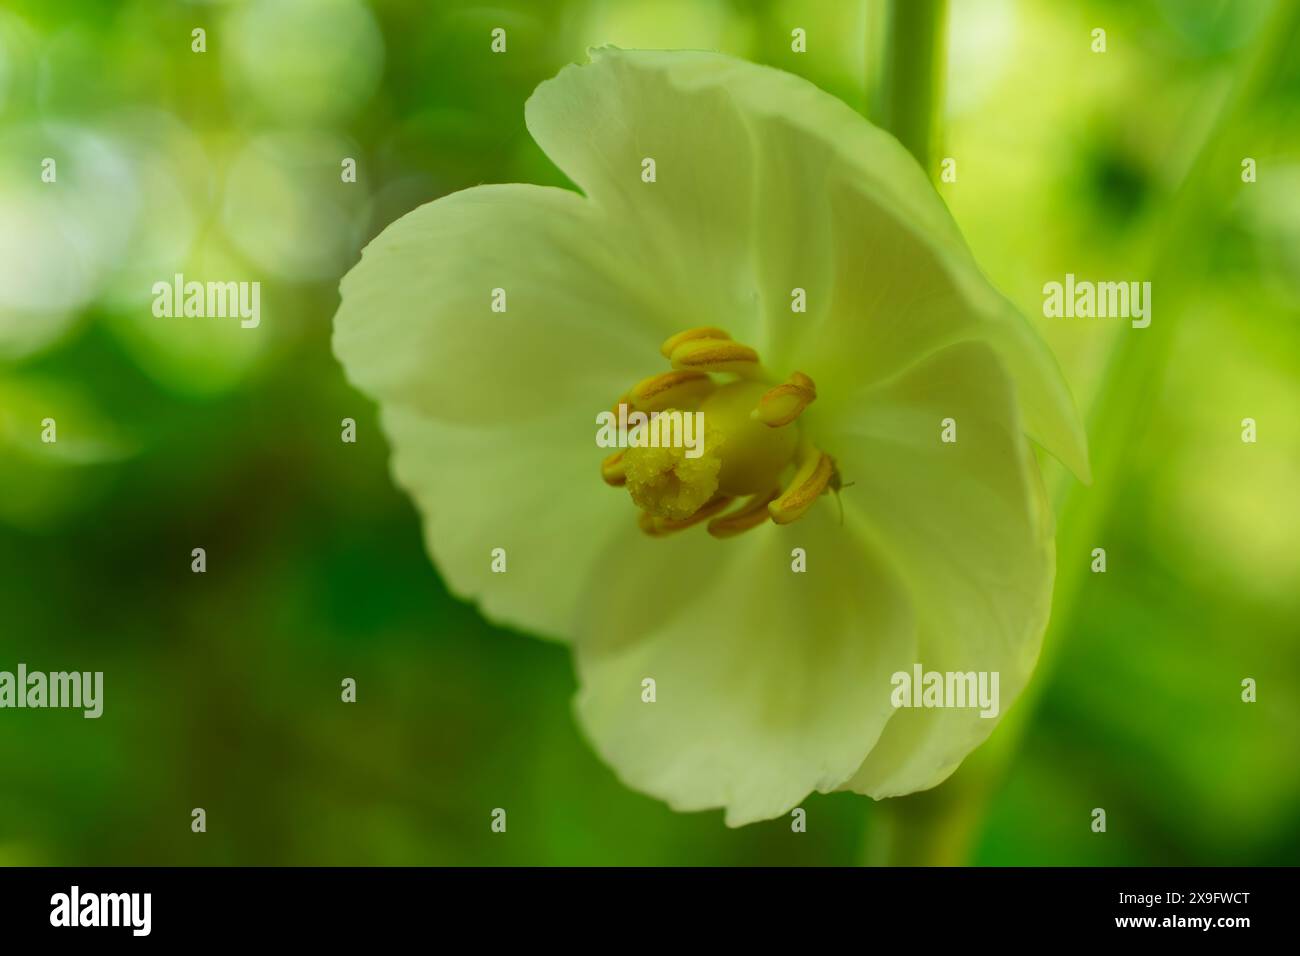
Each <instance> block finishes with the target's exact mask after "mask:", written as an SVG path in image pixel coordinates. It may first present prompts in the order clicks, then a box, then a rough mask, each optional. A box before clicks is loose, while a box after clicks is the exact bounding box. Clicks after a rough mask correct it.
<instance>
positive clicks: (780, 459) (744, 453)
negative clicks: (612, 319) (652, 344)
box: [600, 325, 841, 538]
mask: <svg viewBox="0 0 1300 956" xmlns="http://www.w3.org/2000/svg"><path fill="white" fill-rule="evenodd" d="M660 351H661V352H662V353H663V354H664V355H665V356H666V357H667V358H668V360H669V361H670V362H671V363H672V368H673V370H672V371H670V372H663V373H661V374H658V375H652V376H650V377H649V378H645V379H642V380H641V381H640V382H638V383H637V384H636V385H634V386H633V387H632V388H631V389H630V390H628V391H626V392H624V393H623V395H622V396H621V397H620V398H619V399H618V402H617V403H615V405H614V409H613V412H614V415H615V416H616V418H617V419H618V421H619V422H620V423H621V424H620V427H622V428H628V427H629V426H631V430H630V431H629V432H628V440H627V442H626V444H627V446H628V447H627V448H626V449H625V450H620V451H617V452H615V453H614V454H612V455H610V456H609V457H607V458H606V459H605V460H604V461H603V462H601V468H600V473H601V477H602V478H603V479H604V481H605V482H606V483H607V484H610V485H616V486H618V485H621V486H624V487H626V488H627V491H628V494H629V495H630V496H631V498H632V501H633V503H635V504H636V505H637V507H638V508H639V509H640V515H639V518H638V522H639V524H640V527H641V529H642V530H643V531H644V532H645V533H646V534H649V535H653V536H655V537H659V536H662V535H666V534H671V533H673V532H675V531H680V530H682V529H684V528H689V527H691V526H692V525H696V524H699V523H701V522H706V521H707V522H708V531H709V534H711V535H712V536H714V537H715V538H729V537H732V536H733V535H738V534H741V533H743V532H745V531H748V530H750V529H751V528H756V527H758V526H759V525H761V524H763V523H764V522H766V521H767V520H768V519H769V518H771V519H772V520H773V521H774V522H776V523H777V524H783V525H784V524H789V523H791V522H793V521H796V520H798V519H799V518H800V517H802V516H803V515H804V514H805V513H806V512H807V511H808V509H809V508H811V507H812V506H813V504H814V502H816V500H817V498H818V497H819V496H820V495H822V494H824V493H826V492H828V491H838V490H839V488H840V487H841V482H840V476H839V472H838V471H837V470H836V467H835V460H834V459H833V458H832V457H831V456H830V455H827V454H825V453H823V452H821V451H819V450H818V449H817V448H815V447H814V446H813V444H812V443H811V441H810V440H809V437H808V434H807V432H806V429H807V427H808V423H805V422H800V421H799V419H800V416H802V415H803V413H804V411H805V410H806V409H807V408H808V406H809V405H811V404H812V403H813V402H815V401H816V400H817V386H816V385H815V384H814V383H813V380H812V379H811V378H810V377H809V376H807V375H805V374H804V373H802V372H792V373H791V374H790V377H789V378H787V379H786V380H785V381H784V382H782V383H781V384H779V385H773V384H772V382H773V379H772V378H771V377H770V376H769V375H768V374H767V373H766V372H765V371H764V370H763V368H762V366H761V364H760V363H759V358H758V353H757V352H756V351H755V350H754V349H752V348H750V347H749V346H747V345H743V344H741V343H740V342H736V341H734V340H733V339H732V338H731V335H730V334H729V333H728V332H727V331H726V330H725V329H720V328H718V327H716V326H711V325H705V326H699V327H697V328H692V329H687V330H686V331H684V332H680V333H678V334H677V335H674V336H672V337H671V338H669V339H667V340H666V341H665V342H664V343H663V345H662V346H660ZM717 373H723V374H732V375H737V376H739V380H738V381H728V380H725V379H724V380H720V381H719V380H716V379H714V378H713V377H712V376H713V374H717ZM633 415H635V416H637V418H638V419H639V420H640V421H639V422H638V423H637V424H635V425H633V424H632V423H630V422H629V421H628V419H629V418H630V417H632V416H633ZM664 416H669V417H668V418H665V417H664ZM796 423H797V424H796ZM660 426H663V427H660ZM691 426H694V427H691ZM790 426H793V427H790ZM792 466H793V470H794V477H793V478H792V479H791V481H790V482H789V484H788V485H786V486H785V488H784V490H781V487H780V486H781V476H782V475H783V474H787V473H789V471H790V470H791V468H792ZM733 502H742V504H740V505H739V506H738V507H737V508H736V509H735V510H734V511H732V512H730V513H727V514H724V513H723V512H724V511H725V510H726V509H727V508H729V507H731V505H732V503H733Z"/></svg>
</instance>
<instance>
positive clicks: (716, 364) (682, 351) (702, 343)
mask: <svg viewBox="0 0 1300 956" xmlns="http://www.w3.org/2000/svg"><path fill="white" fill-rule="evenodd" d="M669 358H670V359H671V360H672V363H673V368H676V369H692V370H696V371H702V372H735V373H738V374H740V375H752V374H754V373H755V372H757V371H758V368H759V366H758V353H757V352H755V351H754V350H753V349H751V348H750V347H749V346H748V345H741V344H740V343H739V342H733V341H731V339H691V340H689V341H686V342H683V343H681V344H680V345H678V346H677V347H676V348H675V349H673V351H672V354H671V355H670V356H669Z"/></svg>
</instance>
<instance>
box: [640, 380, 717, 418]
mask: <svg viewBox="0 0 1300 956" xmlns="http://www.w3.org/2000/svg"><path fill="white" fill-rule="evenodd" d="M711 391H713V379H711V378H709V376H708V373H707V372H662V373H660V374H659V375H651V376H650V377H649V378H646V379H642V380H641V381H640V382H638V383H637V384H636V385H634V386H633V387H632V391H630V392H628V393H627V394H628V398H629V399H630V400H631V402H632V404H633V405H634V406H635V407H636V408H638V409H640V410H641V411H643V412H662V411H664V410H665V409H669V408H693V407H694V406H695V405H697V404H699V402H700V400H701V399H703V398H704V396H706V395H708V394H709V392H711Z"/></svg>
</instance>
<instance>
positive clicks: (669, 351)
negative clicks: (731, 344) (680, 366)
mask: <svg viewBox="0 0 1300 956" xmlns="http://www.w3.org/2000/svg"><path fill="white" fill-rule="evenodd" d="M729 338H731V336H730V335H728V334H727V332H726V330H724V329H719V328H717V327H716V326H712V325H701V326H699V327H698V328H694V329H687V330H686V331H685V332H678V333H677V334H676V335H674V336H673V337H672V338H670V339H665V340H664V344H663V345H661V346H659V351H660V353H662V354H663V357H664V358H666V359H670V358H672V357H673V352H675V351H676V350H677V346H679V345H681V344H682V343H683V342H689V341H691V340H692V339H729Z"/></svg>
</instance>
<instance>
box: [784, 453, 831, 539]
mask: <svg viewBox="0 0 1300 956" xmlns="http://www.w3.org/2000/svg"><path fill="white" fill-rule="evenodd" d="M834 473H835V460H834V459H833V458H831V456H830V455H828V454H826V453H825V452H821V451H818V450H817V449H816V448H813V447H812V446H811V445H805V446H804V448H803V450H802V453H801V456H800V460H799V468H798V470H796V471H795V473H794V478H793V479H792V480H791V482H790V485H789V487H788V488H786V490H785V491H784V492H782V493H781V496H780V497H779V498H777V499H776V500H775V501H773V502H772V503H771V504H769V505H768V506H767V510H768V513H769V514H771V515H772V520H773V521H775V522H776V523H777V524H789V523H790V522H792V521H797V520H798V519H799V518H801V517H803V514H804V512H805V511H807V510H808V509H809V508H811V507H812V506H813V503H814V502H815V501H816V500H817V499H818V498H819V497H820V496H821V495H822V494H823V493H824V492H825V491H826V489H827V487H829V485H830V482H831V476H832V475H833V474H834Z"/></svg>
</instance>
